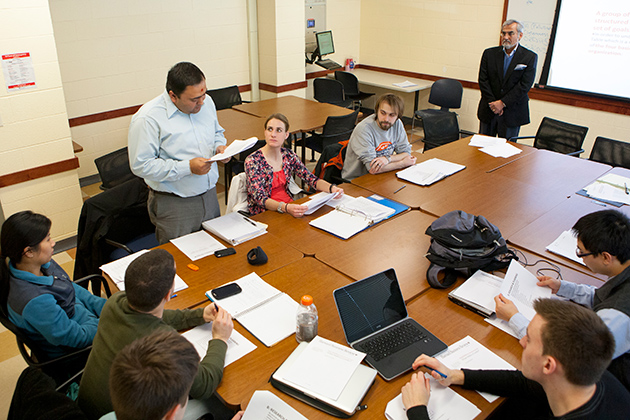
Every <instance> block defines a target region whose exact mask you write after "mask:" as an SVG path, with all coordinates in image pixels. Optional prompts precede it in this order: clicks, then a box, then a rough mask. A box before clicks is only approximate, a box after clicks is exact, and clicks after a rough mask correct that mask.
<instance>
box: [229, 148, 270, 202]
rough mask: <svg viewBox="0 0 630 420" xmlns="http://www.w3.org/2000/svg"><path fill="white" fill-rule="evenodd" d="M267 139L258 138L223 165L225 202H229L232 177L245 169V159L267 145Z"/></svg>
mask: <svg viewBox="0 0 630 420" xmlns="http://www.w3.org/2000/svg"><path fill="white" fill-rule="evenodd" d="M265 143H266V142H265V140H258V141H257V142H256V144H254V145H253V146H252V147H251V148H249V149H247V150H245V151H243V152H241V153H239V154H238V157H236V156H233V157H232V159H230V161H229V162H228V163H226V164H225V166H224V167H223V175H224V180H225V181H224V182H225V204H227V202H228V191H230V184H231V183H232V177H233V176H234V175H238V174H240V173H241V172H244V171H245V159H246V158H247V156H249V155H251V154H252V153H254V152H255V151H256V150H258V149H260V148H262V147H263V146H264V145H265Z"/></svg>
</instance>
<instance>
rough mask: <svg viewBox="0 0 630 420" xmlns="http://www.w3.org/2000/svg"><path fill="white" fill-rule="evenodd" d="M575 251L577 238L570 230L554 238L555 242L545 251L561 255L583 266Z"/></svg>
mask: <svg viewBox="0 0 630 420" xmlns="http://www.w3.org/2000/svg"><path fill="white" fill-rule="evenodd" d="M576 249H577V236H575V235H574V234H573V232H572V231H570V230H565V231H564V232H562V233H561V234H560V236H558V237H557V238H556V240H555V241H553V242H552V243H550V244H549V245H548V246H547V251H549V252H553V253H554V254H558V255H561V256H563V257H565V258H568V259H570V260H573V261H575V262H576V263H578V264H582V265H584V266H585V265H586V264H584V261H583V260H582V258H580V257H578V256H577V255H576V254H575V250H576Z"/></svg>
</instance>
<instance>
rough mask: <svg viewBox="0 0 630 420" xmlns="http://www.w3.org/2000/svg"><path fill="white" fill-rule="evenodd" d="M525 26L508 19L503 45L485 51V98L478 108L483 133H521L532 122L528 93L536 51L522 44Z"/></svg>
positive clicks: (482, 70) (482, 74) (482, 72)
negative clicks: (522, 128) (523, 127)
mask: <svg viewBox="0 0 630 420" xmlns="http://www.w3.org/2000/svg"><path fill="white" fill-rule="evenodd" d="M521 38H523V25H522V24H521V23H520V22H518V21H515V20H512V19H510V20H507V21H505V23H504V24H503V26H502V29H501V46H499V47H492V48H488V49H486V50H485V51H484V52H483V56H482V57H481V65H480V66H479V89H480V90H481V100H480V101H479V108H478V109H477V117H479V133H481V134H485V135H488V136H496V135H497V134H498V135H499V137H504V138H507V139H509V138H510V137H516V136H518V133H519V131H520V129H521V125H525V124H529V97H528V96H527V92H529V89H530V88H531V87H532V84H533V83H534V78H535V76H536V62H537V60H538V56H537V55H536V53H535V52H533V51H530V50H528V49H527V48H525V47H523V46H522V45H519V41H520V40H521Z"/></svg>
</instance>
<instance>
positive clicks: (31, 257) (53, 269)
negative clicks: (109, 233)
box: [0, 211, 105, 358]
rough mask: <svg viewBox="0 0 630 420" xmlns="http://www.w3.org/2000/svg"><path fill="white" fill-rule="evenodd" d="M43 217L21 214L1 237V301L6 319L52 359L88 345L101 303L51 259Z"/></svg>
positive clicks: (5, 226)
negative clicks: (5, 312)
mask: <svg viewBox="0 0 630 420" xmlns="http://www.w3.org/2000/svg"><path fill="white" fill-rule="evenodd" d="M51 224H52V223H51V221H50V219H48V218H47V217H46V216H44V215H41V214H36V213H33V212H32V211H22V212H19V213H16V214H14V215H12V216H11V217H9V218H8V219H7V220H6V221H5V222H4V223H3V225H2V232H1V234H0V252H1V256H2V261H0V298H1V302H2V305H5V304H6V309H7V312H8V316H9V319H10V320H11V322H13V323H14V324H15V325H17V326H18V327H19V328H21V329H22V330H23V331H25V333H26V334H27V335H28V336H29V337H31V338H32V339H33V340H34V341H35V342H36V343H38V344H39V346H40V348H41V349H42V350H43V351H45V352H46V353H47V354H48V355H49V356H50V357H51V358H54V357H57V356H61V355H63V354H65V353H68V352H70V351H72V350H74V349H80V348H83V347H86V346H88V345H90V344H92V340H93V339H94V335H95V334H96V328H97V326H98V319H99V316H100V313H101V309H102V308H103V305H104V304H105V299H103V298H101V297H97V296H94V295H93V294H91V293H90V292H88V291H87V290H86V289H84V288H83V287H81V286H78V285H76V284H74V283H73V282H72V281H71V280H70V278H69V277H68V275H67V274H66V272H65V271H64V270H63V269H62V268H61V267H60V266H59V264H57V263H56V262H55V261H53V260H52V255H53V250H54V246H55V241H53V240H52V239H51V237H50V226H51Z"/></svg>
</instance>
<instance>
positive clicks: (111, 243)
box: [105, 238, 133, 254]
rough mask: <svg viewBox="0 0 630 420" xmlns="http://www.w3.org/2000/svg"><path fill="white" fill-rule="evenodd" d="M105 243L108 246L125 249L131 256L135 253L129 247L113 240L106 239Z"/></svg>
mask: <svg viewBox="0 0 630 420" xmlns="http://www.w3.org/2000/svg"><path fill="white" fill-rule="evenodd" d="M105 243H107V244H109V245H111V246H114V247H116V248H120V249H124V250H125V251H127V252H128V253H129V254H133V251H132V250H131V249H130V248H129V247H128V246H127V245H125V244H121V243H120V242H116V241H113V240H111V239H107V238H105Z"/></svg>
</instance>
